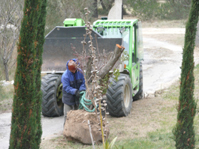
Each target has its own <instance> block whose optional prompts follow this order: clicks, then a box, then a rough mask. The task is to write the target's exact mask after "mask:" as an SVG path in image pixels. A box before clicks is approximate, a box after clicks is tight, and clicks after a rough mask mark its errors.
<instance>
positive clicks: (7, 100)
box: [0, 85, 14, 113]
mask: <svg viewBox="0 0 199 149" xmlns="http://www.w3.org/2000/svg"><path fill="white" fill-rule="evenodd" d="M13 92H14V88H13V85H6V86H2V85H0V113H3V112H7V111H11V108H12V100H13Z"/></svg>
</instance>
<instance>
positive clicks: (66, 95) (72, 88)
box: [61, 59, 86, 124]
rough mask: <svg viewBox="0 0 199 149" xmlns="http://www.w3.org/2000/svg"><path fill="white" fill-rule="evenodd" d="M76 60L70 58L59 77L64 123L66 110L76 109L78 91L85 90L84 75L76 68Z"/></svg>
mask: <svg viewBox="0 0 199 149" xmlns="http://www.w3.org/2000/svg"><path fill="white" fill-rule="evenodd" d="M76 62H77V60H76V59H71V60H69V61H68V62H67V63H66V71H65V72H64V73H63V75H62V78H61V82H62V84H63V90H62V91H63V96H62V102H63V103H64V124H65V121H66V117H67V112H68V111H70V110H77V109H78V106H79V97H80V92H81V91H85V90H86V86H85V79H84V76H83V74H82V71H81V70H80V69H79V68H77V64H76Z"/></svg>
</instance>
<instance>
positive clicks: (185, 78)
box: [173, 0, 199, 149]
mask: <svg viewBox="0 0 199 149" xmlns="http://www.w3.org/2000/svg"><path fill="white" fill-rule="evenodd" d="M198 15H199V3H198V0H192V6H191V10H190V13H189V19H188V22H187V24H186V33H185V43H184V48H183V60H182V68H181V69H182V71H181V82H180V97H179V105H178V115H177V124H176V127H175V128H174V131H173V132H174V136H175V138H174V139H175V142H176V144H175V146H176V148H177V149H182V148H186V149H192V148H195V132H194V126H193V120H194V117H195V113H196V102H195V100H194V97H193V92H194V74H193V73H194V72H193V71H194V58H193V53H194V48H195V37H196V26H197V22H198Z"/></svg>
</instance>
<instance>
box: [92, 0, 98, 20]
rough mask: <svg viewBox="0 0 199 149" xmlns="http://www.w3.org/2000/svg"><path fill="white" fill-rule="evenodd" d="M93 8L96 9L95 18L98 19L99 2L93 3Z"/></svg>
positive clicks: (95, 0)
mask: <svg viewBox="0 0 199 149" xmlns="http://www.w3.org/2000/svg"><path fill="white" fill-rule="evenodd" d="M93 8H94V11H93V17H94V18H98V8H97V0H94V2H93Z"/></svg>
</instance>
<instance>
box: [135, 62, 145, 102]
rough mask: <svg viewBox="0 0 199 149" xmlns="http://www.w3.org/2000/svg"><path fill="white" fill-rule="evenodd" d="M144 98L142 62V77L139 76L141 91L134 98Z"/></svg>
mask: <svg viewBox="0 0 199 149" xmlns="http://www.w3.org/2000/svg"><path fill="white" fill-rule="evenodd" d="M142 98H143V71H142V63H140V78H139V91H138V92H137V93H136V94H135V96H134V97H133V100H138V99H142Z"/></svg>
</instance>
